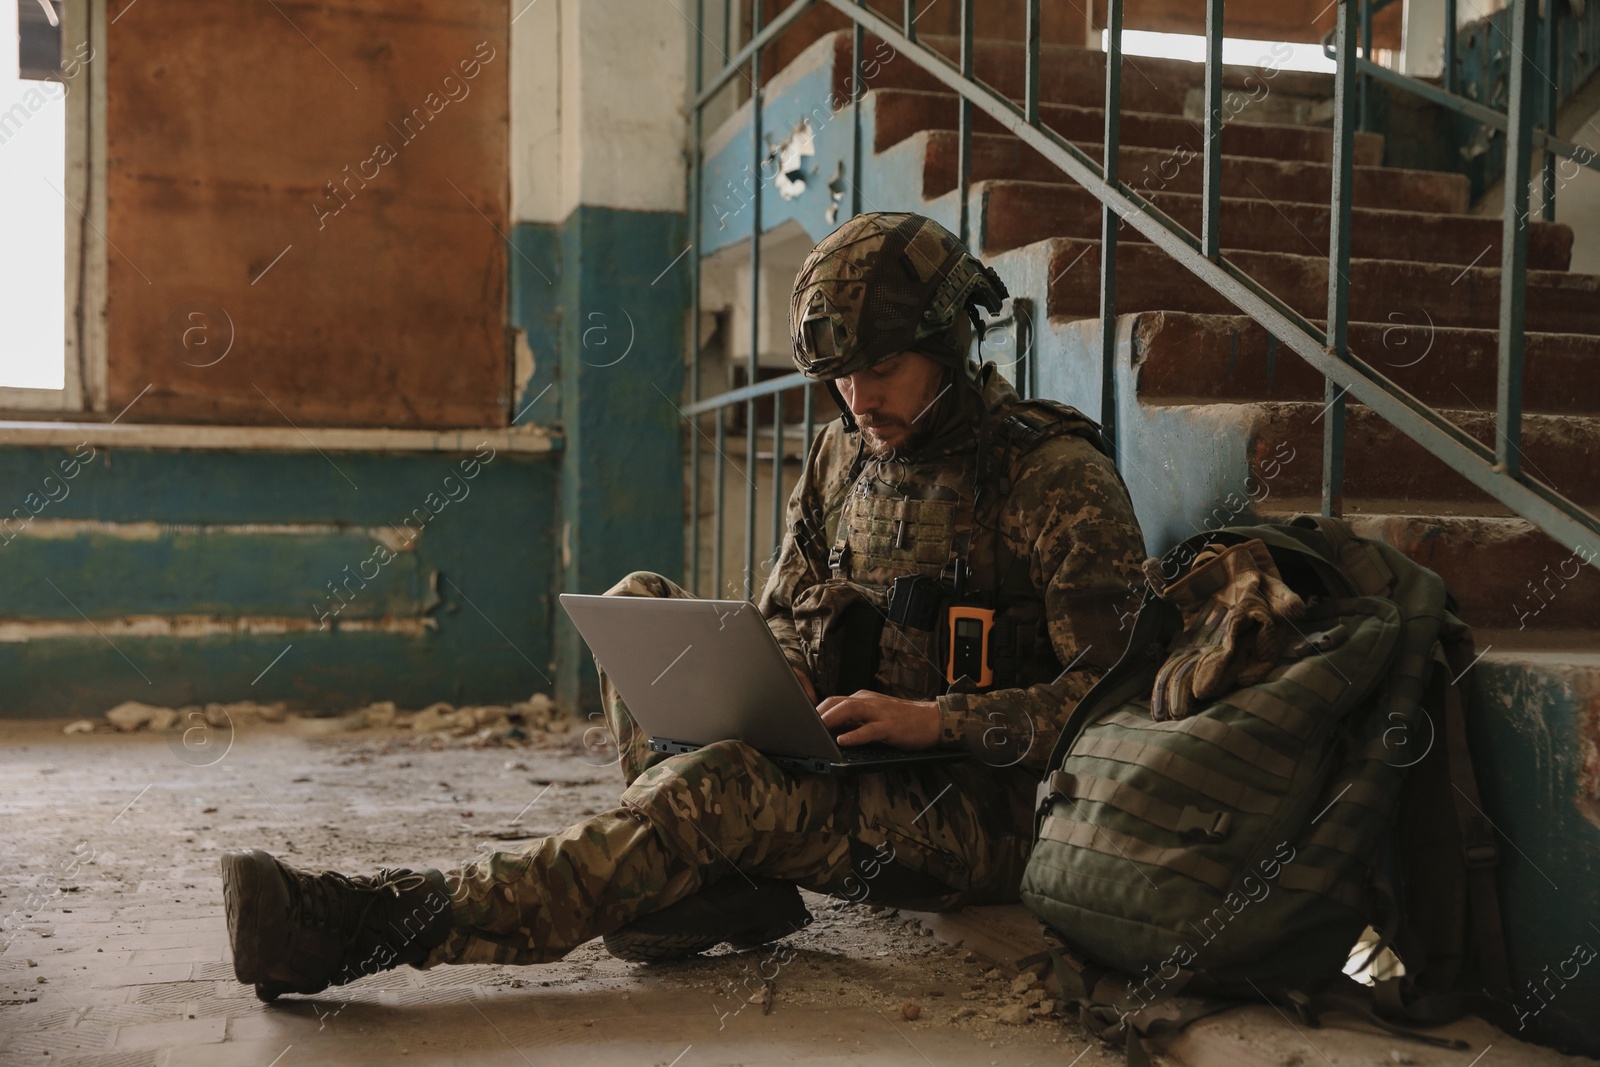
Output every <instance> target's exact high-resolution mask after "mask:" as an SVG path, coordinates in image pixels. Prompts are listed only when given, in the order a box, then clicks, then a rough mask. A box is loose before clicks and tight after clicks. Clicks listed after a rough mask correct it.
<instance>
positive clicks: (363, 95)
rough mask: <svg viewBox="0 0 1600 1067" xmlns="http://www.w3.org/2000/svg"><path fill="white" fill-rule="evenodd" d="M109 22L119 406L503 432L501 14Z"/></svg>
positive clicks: (280, 1)
mask: <svg viewBox="0 0 1600 1067" xmlns="http://www.w3.org/2000/svg"><path fill="white" fill-rule="evenodd" d="M109 8H110V10H109V13H108V17H109V18H110V19H111V20H112V22H111V25H110V26H109V28H108V48H107V57H106V61H105V62H106V81H107V107H106V141H107V153H106V154H107V168H106V171H107V173H106V196H107V212H106V237H107V238H108V239H109V241H110V242H111V244H112V245H113V246H114V247H113V249H111V250H109V251H108V262H109V267H108V280H107V299H106V305H107V306H106V316H107V335H108V352H107V361H108V365H109V366H108V375H109V402H108V403H109V407H110V409H111V410H112V411H118V410H120V409H121V408H122V407H123V406H124V405H126V404H127V403H129V402H130V401H132V400H133V399H134V398H135V397H136V396H138V395H139V393H140V391H141V390H144V389H145V387H146V386H147V385H149V386H150V388H149V391H148V392H146V393H145V394H144V396H143V397H142V398H141V399H140V400H139V403H138V404H137V405H135V407H134V408H133V409H132V410H131V411H129V413H128V416H127V418H128V419H130V420H140V421H218V422H227V423H259V424H267V425H274V424H276V425H282V424H283V423H284V421H285V419H286V418H287V419H289V420H292V421H293V422H294V423H296V424H298V425H302V426H304V425H347V426H405V427H450V426H484V425H500V424H504V423H505V422H506V417H507V406H508V396H507V391H508V384H509V383H508V370H507V367H508V362H507V344H506V334H505V314H506V310H505V309H506V252H505V247H504V244H503V242H502V240H501V237H500V235H499V233H507V234H509V232H510V225H509V222H508V214H509V203H508V200H509V175H508V169H507V136H508V132H507V131H508V123H509V114H508V112H509V94H508V91H507V85H508V73H509V59H510V57H509V55H508V49H507V45H506V38H507V26H508V15H507V4H506V0H410V2H401V3H392V2H391V3H381V2H377V0H344V2H340V3H336V4H314V3H301V2H293V0H276V2H272V0H243V2H221V0H159V2H156V0H146V2H143V3H138V2H135V3H132V4H130V3H128V2H127V0H111V3H110V5H109ZM463 63H466V64H467V65H468V66H467V68H466V70H465V71H463V69H462V67H461V65H462V64H463ZM473 64H476V65H475V66H474V65H473ZM474 70H475V71H476V77H474V78H471V79H470V80H469V79H468V78H466V77H465V74H466V73H470V72H472V71H474ZM452 76H453V77H452ZM447 78H451V80H450V81H448V82H447V81H446V79H447ZM414 109H415V110H414ZM408 115H411V116H412V118H411V122H410V124H409V125H405V124H404V119H405V118H406V116H408ZM407 134H409V135H410V138H409V140H408V138H407V136H406V135H407ZM379 145H385V146H387V148H388V149H389V152H378V151H376V149H377V147H378V146H379ZM389 153H392V158H388V161H387V162H385V161H384V160H385V158H386V157H388V156H389ZM346 168H349V169H348V170H347V169H346ZM329 182H335V183H337V184H338V186H339V190H340V193H341V197H342V199H336V198H334V197H333V196H332V195H331V194H330V193H329V192H328V189H327V183H329ZM346 201H347V202H346ZM341 204H343V206H342V207H340V205H341ZM313 205H323V207H324V208H325V210H327V211H329V212H330V214H327V215H323V216H320V217H319V213H318V211H317V210H316V209H315V208H314V207H313ZM335 208H338V209H339V210H338V213H337V214H332V213H331V212H332V211H333V210H334V209H335ZM497 230H498V231H499V233H497ZM285 249H287V251H285ZM280 253H282V258H281V259H277V261H276V262H275V263H274V262H273V261H274V258H275V257H278V256H279V254H280ZM269 265H270V269H269ZM191 313H198V314H200V315H202V316H203V317H202V318H198V319H197V318H194V317H193V316H192V314H191ZM230 321H231V331H232V334H233V337H232V347H231V349H230V350H228V352H227V356H226V358H223V359H221V361H220V362H216V363H214V364H212V365H210V366H201V365H200V364H204V363H207V362H209V361H211V360H212V359H215V358H216V356H218V355H220V354H221V352H222V350H223V349H222V345H223V344H224V343H225V342H226V341H227V340H228V337H227V335H228V333H229V330H230V327H229V322H230ZM202 341H209V342H210V346H209V347H205V346H204V345H202V344H201V343H200V342H202ZM274 405H276V407H274Z"/></svg>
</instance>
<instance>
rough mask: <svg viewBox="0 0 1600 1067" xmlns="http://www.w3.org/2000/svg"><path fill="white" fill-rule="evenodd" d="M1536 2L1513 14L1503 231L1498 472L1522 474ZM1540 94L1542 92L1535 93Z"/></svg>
mask: <svg viewBox="0 0 1600 1067" xmlns="http://www.w3.org/2000/svg"><path fill="white" fill-rule="evenodd" d="M1531 7H1532V3H1531V2H1530V0H1515V2H1514V6H1513V7H1512V11H1511V55H1510V56H1509V57H1507V60H1506V61H1507V62H1508V63H1509V64H1510V65H1511V98H1510V100H1509V106H1508V107H1507V109H1506V120H1507V122H1508V123H1509V129H1508V130H1507V132H1506V175H1505V204H1504V207H1503V208H1502V209H1501V210H1502V214H1503V219H1502V224H1501V230H1500V353H1499V354H1500V361H1499V372H1498V374H1497V376H1496V377H1497V394H1498V397H1497V402H1496V418H1495V426H1496V428H1497V429H1498V430H1499V433H1498V434H1497V435H1496V437H1497V441H1496V443H1495V461H1496V462H1495V468H1496V469H1497V470H1501V471H1503V472H1505V474H1506V475H1507V476H1509V477H1512V478H1520V477H1521V474H1522V334H1523V326H1524V320H1525V316H1526V312H1527V283H1528V172H1529V169H1530V168H1529V157H1530V156H1531V155H1532V153H1533V139H1532V133H1531V130H1532V126H1533V104H1534V99H1535V98H1534V95H1533V92H1530V90H1533V89H1534V87H1533V86H1532V85H1531V84H1530V83H1529V81H1528V74H1529V69H1528V68H1529V67H1531V66H1532V65H1533V60H1532V55H1533V49H1534V45H1535V41H1534V35H1535V32H1536V31H1537V28H1538V27H1537V25H1536V24H1535V21H1534V20H1535V19H1536V18H1537V15H1536V13H1535V12H1534V11H1531V10H1529V9H1530V8H1531ZM1534 91H1537V90H1534Z"/></svg>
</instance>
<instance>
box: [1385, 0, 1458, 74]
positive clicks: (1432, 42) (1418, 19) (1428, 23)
mask: <svg viewBox="0 0 1600 1067" xmlns="http://www.w3.org/2000/svg"><path fill="white" fill-rule="evenodd" d="M1462 7H1463V9H1469V7H1470V6H1469V5H1462ZM1400 42H1401V43H1400V73H1402V74H1410V75H1412V76H1413V77H1417V78H1437V77H1438V76H1439V75H1440V74H1441V73H1442V72H1443V71H1444V0H1406V4H1405V12H1404V21H1403V22H1402V23H1401V35H1400Z"/></svg>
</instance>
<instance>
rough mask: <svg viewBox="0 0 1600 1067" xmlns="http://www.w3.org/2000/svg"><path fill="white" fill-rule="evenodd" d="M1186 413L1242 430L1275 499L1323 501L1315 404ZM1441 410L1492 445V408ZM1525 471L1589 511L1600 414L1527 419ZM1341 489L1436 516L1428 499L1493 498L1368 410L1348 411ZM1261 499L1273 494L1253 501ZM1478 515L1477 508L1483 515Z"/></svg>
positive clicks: (1200, 408)
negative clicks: (1405, 502)
mask: <svg viewBox="0 0 1600 1067" xmlns="http://www.w3.org/2000/svg"><path fill="white" fill-rule="evenodd" d="M1168 410H1169V411H1175V410H1184V411H1187V412H1189V413H1191V414H1192V417H1193V418H1194V419H1195V420H1196V421H1201V420H1210V421H1215V422H1218V423H1220V424H1223V425H1232V426H1237V427H1240V432H1241V434H1242V435H1243V438H1244V440H1245V441H1246V442H1248V444H1247V446H1246V447H1247V449H1248V454H1249V455H1250V457H1251V459H1250V469H1251V473H1252V474H1253V475H1254V476H1255V477H1256V478H1257V479H1259V480H1261V481H1262V482H1263V483H1264V484H1266V485H1267V486H1268V487H1269V490H1268V491H1270V493H1271V495H1272V496H1277V497H1289V498H1293V497H1307V498H1315V497H1320V494H1321V492H1322V433H1323V424H1322V419H1323V416H1324V414H1325V412H1326V408H1325V407H1324V405H1323V404H1322V403H1320V402H1317V401H1265V402H1260V403H1253V404H1236V405H1229V406H1226V408H1224V409H1221V410H1219V406H1218V405H1196V406H1193V407H1190V408H1187V409H1171V408H1169V409H1168ZM1440 414H1441V415H1442V416H1443V417H1444V418H1446V419H1448V420H1450V422H1451V423H1453V424H1454V425H1455V426H1457V427H1459V428H1460V429H1461V430H1462V431H1463V432H1464V433H1466V434H1468V435H1469V436H1471V437H1473V438H1474V439H1476V440H1477V441H1479V442H1480V443H1482V444H1484V445H1489V444H1491V443H1492V442H1493V441H1494V439H1495V428H1494V412H1493V411H1478V410H1473V409H1466V410H1462V409H1455V410H1450V409H1442V410H1441V411H1440ZM1522 456H1523V465H1524V468H1525V469H1526V471H1527V473H1528V475H1529V476H1530V477H1533V478H1537V479H1540V480H1541V481H1543V482H1544V483H1545V484H1547V485H1549V486H1551V487H1552V488H1554V489H1555V491H1556V492H1558V493H1561V494H1562V495H1564V496H1566V497H1567V498H1568V499H1570V500H1573V501H1576V502H1577V503H1578V504H1580V505H1581V506H1583V507H1586V508H1591V509H1592V508H1594V507H1595V506H1596V505H1597V504H1600V479H1597V478H1595V476H1594V472H1595V471H1596V470H1600V418H1593V417H1588V416H1581V415H1524V416H1523V423H1522ZM1344 485H1345V493H1346V494H1347V495H1348V496H1351V497H1384V498H1389V499H1391V500H1401V501H1407V502H1408V506H1406V507H1404V508H1402V509H1401V510H1403V511H1406V512H1427V511H1431V510H1432V508H1431V507H1429V506H1428V505H1427V504H1426V503H1425V502H1426V501H1433V500H1441V501H1465V502H1476V501H1487V500H1489V499H1490V498H1489V497H1488V495H1487V494H1485V493H1483V492H1482V491H1481V490H1479V489H1477V488H1476V487H1475V486H1473V485H1472V484H1471V483H1470V482H1468V481H1467V480H1466V479H1465V478H1463V477H1462V476H1461V475H1459V474H1457V473H1455V472H1454V471H1452V470H1451V469H1450V468H1448V467H1447V466H1445V465H1444V464H1443V463H1442V462H1440V461H1439V460H1438V459H1436V458H1435V457H1434V456H1433V455H1432V454H1431V453H1429V452H1428V451H1426V450H1425V449H1423V448H1422V446H1421V445H1419V444H1417V443H1416V442H1415V441H1413V440H1412V439H1411V438H1410V437H1408V436H1406V434H1405V433H1403V432H1402V431H1400V430H1398V429H1396V428H1395V427H1394V426H1393V425H1392V424H1391V423H1390V422H1388V421H1387V420H1386V419H1383V418H1380V417H1379V416H1378V415H1377V414H1375V413H1374V412H1373V411H1372V410H1371V409H1370V408H1367V407H1364V406H1361V405H1351V406H1350V407H1348V408H1347V409H1346V413H1345V447H1344ZM1256 499H1257V500H1258V501H1263V500H1264V499H1267V498H1262V497H1257V498H1256ZM1480 510H1481V509H1480Z"/></svg>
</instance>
